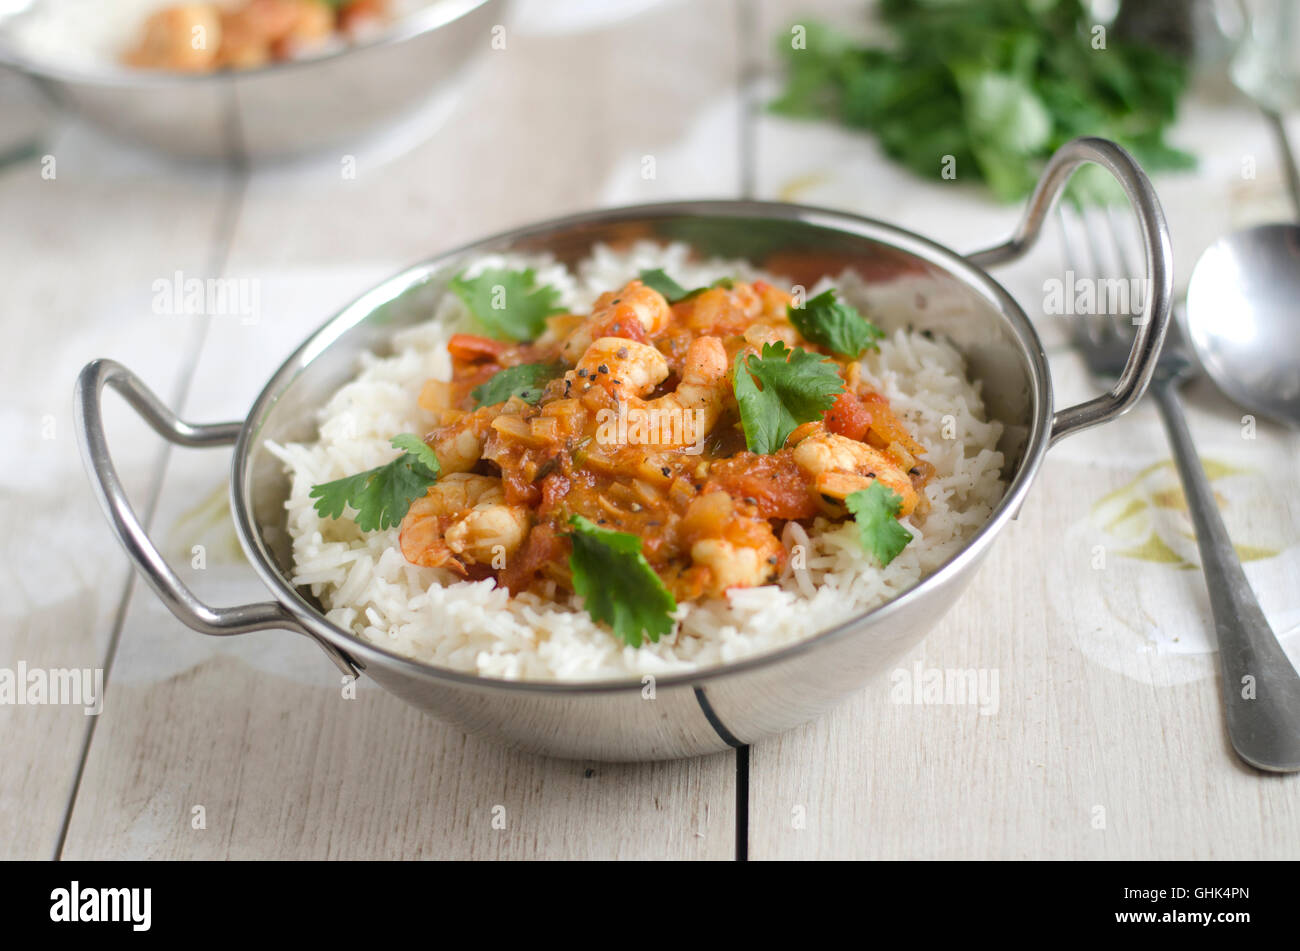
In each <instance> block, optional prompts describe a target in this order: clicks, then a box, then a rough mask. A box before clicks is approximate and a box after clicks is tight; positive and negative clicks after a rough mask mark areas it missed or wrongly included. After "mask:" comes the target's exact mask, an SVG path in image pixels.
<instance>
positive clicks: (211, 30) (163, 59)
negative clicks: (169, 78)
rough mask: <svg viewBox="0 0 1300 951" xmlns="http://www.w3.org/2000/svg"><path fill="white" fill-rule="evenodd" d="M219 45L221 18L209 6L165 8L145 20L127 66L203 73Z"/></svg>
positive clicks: (191, 5)
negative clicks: (138, 40) (142, 32)
mask: <svg viewBox="0 0 1300 951" xmlns="http://www.w3.org/2000/svg"><path fill="white" fill-rule="evenodd" d="M220 46H221V15H220V13H219V12H218V10H217V8H216V6H214V5H213V4H211V3H184V4H180V5H178V6H174V7H167V8H166V9H163V10H159V11H158V12H157V13H155V14H153V15H152V16H150V17H149V19H147V20H145V23H144V34H143V35H142V36H141V37H140V43H139V45H138V46H136V48H135V49H133V50H131V51H130V52H128V53H127V54H126V56H125V60H126V62H127V64H128V65H131V66H139V67H143V68H145V69H172V70H177V71H179V72H186V73H198V72H206V71H207V70H209V69H211V68H212V67H213V64H214V63H216V60H217V50H218V48H219V47H220Z"/></svg>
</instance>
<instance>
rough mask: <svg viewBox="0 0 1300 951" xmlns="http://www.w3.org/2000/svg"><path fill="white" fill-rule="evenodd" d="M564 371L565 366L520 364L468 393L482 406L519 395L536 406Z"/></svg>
mask: <svg viewBox="0 0 1300 951" xmlns="http://www.w3.org/2000/svg"><path fill="white" fill-rule="evenodd" d="M563 372H564V364H562V363H521V364H519V365H518V366H513V367H506V368H505V369H504V370H501V371H499V372H498V373H496V374H495V375H494V376H493V377H492V378H491V379H490V380H488V381H487V382H486V383H483V384H480V385H479V386H476V387H474V389H472V390H470V391H469V395H470V396H472V397H474V402H475V403H477V404H478V405H479V406H494V405H496V404H497V403H504V402H505V401H506V400H508V399H510V397H512V396H517V397H519V398H520V399H521V400H523V401H524V402H526V403H532V404H533V405H534V406H536V405H537V401H538V400H540V399H541V398H542V391H543V390H544V389H545V388H546V384H547V383H548V382H549V381H551V380H553V379H555V378H556V377H557V376H559V375H560V374H561V373H563Z"/></svg>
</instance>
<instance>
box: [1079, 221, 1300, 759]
mask: <svg viewBox="0 0 1300 951" xmlns="http://www.w3.org/2000/svg"><path fill="white" fill-rule="evenodd" d="M1057 215H1058V217H1059V219H1060V230H1061V242H1062V245H1063V247H1064V249H1065V264H1066V267H1067V268H1069V269H1070V270H1072V271H1074V274H1075V282H1073V283H1075V284H1080V283H1081V282H1090V283H1091V286H1092V289H1093V300H1094V303H1095V304H1096V307H1095V308H1094V311H1095V312H1094V313H1093V314H1081V315H1076V316H1073V317H1071V318H1069V319H1070V320H1071V323H1072V326H1071V328H1070V338H1071V342H1072V343H1073V344H1074V347H1075V348H1076V349H1077V350H1078V351H1079V353H1080V354H1082V355H1083V358H1084V360H1085V362H1086V363H1087V364H1088V369H1089V370H1090V371H1092V373H1093V374H1095V375H1096V376H1099V377H1103V378H1113V377H1116V376H1118V375H1119V373H1120V371H1121V370H1122V369H1123V368H1124V363H1125V361H1126V360H1127V358H1128V353H1129V349H1130V347H1131V346H1132V342H1133V337H1134V334H1135V315H1137V314H1140V313H1141V312H1142V306H1141V304H1142V300H1141V299H1140V298H1139V299H1138V300H1134V299H1133V298H1134V296H1136V295H1135V293H1134V292H1137V293H1140V294H1145V293H1148V292H1149V288H1148V289H1142V288H1141V285H1140V284H1139V283H1138V281H1139V278H1137V275H1139V274H1141V273H1142V268H1141V267H1137V266H1135V264H1136V263H1140V262H1139V261H1138V259H1137V258H1136V257H1135V256H1134V255H1133V253H1132V251H1131V249H1132V247H1133V245H1132V243H1131V242H1130V240H1129V236H1128V232H1127V231H1126V229H1125V227H1124V226H1123V223H1121V222H1120V221H1119V220H1117V218H1116V213H1115V210H1114V209H1113V208H1111V207H1109V206H1107V207H1104V208H1098V207H1084V208H1082V209H1080V210H1074V209H1066V208H1065V207H1064V205H1063V204H1062V205H1058V206H1057ZM1116 282H1122V284H1121V283H1116ZM1066 287H1067V293H1073V286H1072V282H1070V281H1067V282H1066ZM1112 301H1113V302H1115V303H1117V304H1118V303H1123V304H1124V307H1123V308H1122V309H1121V311H1120V313H1118V314H1116V313H1112V312H1110V308H1109V306H1108V305H1109V304H1110V303H1111V302H1112ZM1069 310H1073V308H1069V309H1068V310H1067V312H1069ZM1197 369H1198V367H1197V364H1196V363H1195V361H1194V359H1193V357H1192V355H1191V351H1190V350H1189V349H1188V348H1187V346H1186V344H1185V343H1184V340H1183V335H1182V331H1181V329H1180V328H1179V322H1178V321H1177V320H1175V321H1172V322H1171V323H1170V326H1169V332H1168V335H1167V336H1166V338H1165V344H1164V349H1163V350H1162V351H1161V354H1160V359H1159V361H1158V362H1157V364H1156V370H1155V374H1154V376H1153V377H1152V379H1151V387H1150V390H1149V392H1150V393H1151V395H1152V396H1153V397H1154V398H1155V401H1156V406H1157V407H1158V408H1159V410H1160V417H1161V420H1162V421H1163V422H1164V426H1165V431H1166V433H1168V435H1169V443H1170V447H1171V448H1172V449H1173V455H1174V462H1175V464H1176V465H1177V468H1178V476H1179V478H1180V479H1181V481H1182V484H1183V493H1184V495H1185V496H1186V498H1187V509H1188V512H1189V514H1190V515H1191V518H1192V524H1193V525H1194V526H1195V528H1196V544H1197V547H1198V549H1199V550H1200V554H1201V568H1202V571H1204V573H1205V583H1206V587H1207V588H1208V589H1209V594H1210V607H1211V610H1212V611H1213V614H1214V628H1215V634H1216V639H1217V641H1218V647H1219V653H1218V656H1219V672H1220V676H1219V681H1220V687H1221V693H1222V696H1223V702H1224V707H1225V713H1226V717H1227V726H1228V735H1229V737H1230V739H1231V741H1232V745H1233V748H1234V749H1235V750H1236V751H1237V754H1238V755H1239V756H1241V758H1242V759H1244V760H1245V761H1246V762H1247V763H1249V764H1250V765H1252V766H1254V767H1256V768H1258V769H1264V770H1270V771H1274V772H1295V771H1300V675H1297V673H1296V670H1295V668H1294V667H1293V666H1292V665H1291V661H1290V660H1289V659H1288V658H1287V656H1286V653H1285V651H1283V650H1282V646H1281V644H1279V643H1278V640H1277V637H1276V636H1275V635H1274V634H1273V630H1272V628H1270V627H1269V624H1268V620H1267V619H1266V618H1265V617H1264V612H1263V611H1262V610H1261V609H1260V606H1259V601H1258V600H1257V599H1256V597H1255V593H1254V591H1252V590H1251V587H1250V582H1249V581H1247V580H1246V575H1245V572H1243V571H1242V568H1241V561H1240V560H1239V559H1238V558H1237V552H1236V550H1235V549H1234V548H1233V545H1232V540H1231V539H1230V538H1229V537H1228V531H1227V529H1226V528H1225V527H1224V524H1223V518H1222V516H1221V515H1220V514H1219V507H1218V503H1217V502H1216V501H1215V499H1214V492H1213V490H1212V489H1211V488H1210V482H1209V479H1208V478H1206V475H1205V468H1204V466H1203V464H1202V463H1201V459H1200V456H1199V455H1197V452H1196V446H1195V445H1194V444H1193V442H1192V434H1191V432H1190V430H1188V428H1187V419H1186V417H1185V416H1184V414H1183V408H1182V404H1181V402H1180V400H1179V396H1178V391H1179V389H1180V388H1181V387H1182V386H1183V384H1184V383H1186V382H1187V381H1188V380H1189V379H1191V378H1192V377H1193V376H1194V375H1195V374H1196V372H1197ZM1241 670H1249V671H1252V676H1253V677H1254V678H1255V682H1254V684H1253V690H1248V689H1246V686H1247V685H1243V684H1241V683H1238V682H1237V681H1236V673H1235V672H1236V671H1241ZM1243 694H1245V696H1243Z"/></svg>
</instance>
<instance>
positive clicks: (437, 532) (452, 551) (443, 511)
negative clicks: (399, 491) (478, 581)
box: [399, 473, 531, 575]
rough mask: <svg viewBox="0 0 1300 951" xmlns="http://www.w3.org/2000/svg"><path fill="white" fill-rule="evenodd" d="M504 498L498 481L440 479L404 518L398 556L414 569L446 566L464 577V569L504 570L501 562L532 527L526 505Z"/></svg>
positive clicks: (458, 476) (456, 475)
mask: <svg viewBox="0 0 1300 951" xmlns="http://www.w3.org/2000/svg"><path fill="white" fill-rule="evenodd" d="M504 500H505V493H504V491H503V489H502V487H501V480H500V479H495V478H491V477H489V476H480V475H469V474H467V473H452V474H451V475H446V476H443V477H442V478H440V479H439V480H438V481H437V482H436V483H434V484H433V485H432V486H430V487H429V491H428V493H427V494H426V495H425V496H424V498H422V499H417V500H416V501H415V502H413V503H411V507H410V509H409V510H408V511H407V513H406V517H405V518H404V519H402V529H401V535H400V536H399V537H400V543H401V546H402V554H403V555H404V556H405V557H406V560H407V561H409V562H411V564H413V565H423V566H424V567H426V568H437V567H444V566H445V567H448V568H451V569H452V570H453V571H456V572H459V573H460V574H462V575H463V574H465V573H466V567H467V566H468V565H491V566H492V567H495V568H501V567H504V564H503V563H501V559H503V558H504V557H506V556H508V555H512V554H514V553H515V552H516V551H518V550H519V546H520V545H522V544H523V541H524V537H525V536H526V535H527V534H528V529H529V526H530V524H531V519H530V515H529V510H528V508H527V507H526V506H522V505H506V504H505V501H504ZM494 562H497V563H496V564H494Z"/></svg>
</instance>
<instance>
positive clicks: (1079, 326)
mask: <svg viewBox="0 0 1300 951" xmlns="http://www.w3.org/2000/svg"><path fill="white" fill-rule="evenodd" d="M1056 211H1057V214H1058V216H1059V218H1060V223H1061V243H1062V245H1063V246H1064V248H1065V258H1066V266H1067V267H1068V268H1070V269H1071V270H1073V271H1074V274H1075V277H1076V278H1077V279H1081V280H1084V281H1095V280H1096V279H1097V277H1098V275H1099V274H1100V273H1101V258H1100V257H1099V255H1098V251H1097V244H1096V241H1095V240H1094V238H1093V236H1092V229H1091V228H1089V227H1088V221H1087V219H1086V217H1085V214H1086V212H1085V211H1080V210H1078V209H1074V210H1071V211H1066V210H1065V207H1064V203H1062V204H1058V205H1057V206H1056ZM1071 232H1076V233H1078V232H1081V233H1082V237H1081V238H1080V237H1078V235H1077V234H1076V235H1075V236H1074V237H1072V236H1071ZM1071 324H1072V326H1071V328H1070V333H1071V336H1072V337H1073V338H1074V340H1075V341H1076V343H1083V344H1087V345H1090V346H1092V347H1094V348H1099V347H1102V346H1104V345H1105V343H1106V339H1105V334H1104V332H1103V331H1104V328H1103V327H1102V326H1100V325H1099V322H1098V321H1097V320H1096V319H1095V318H1094V316H1093V315H1091V314H1076V315H1075V316H1074V317H1072V318H1071Z"/></svg>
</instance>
